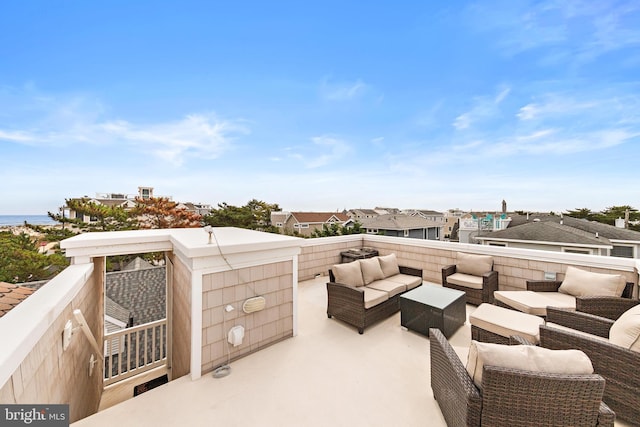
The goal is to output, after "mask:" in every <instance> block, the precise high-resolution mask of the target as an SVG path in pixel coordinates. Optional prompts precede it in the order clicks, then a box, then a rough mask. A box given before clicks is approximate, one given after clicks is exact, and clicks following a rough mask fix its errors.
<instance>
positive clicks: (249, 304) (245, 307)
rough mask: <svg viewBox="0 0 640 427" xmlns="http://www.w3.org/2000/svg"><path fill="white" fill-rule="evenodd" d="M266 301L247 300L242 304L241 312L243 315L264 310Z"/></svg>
mask: <svg viewBox="0 0 640 427" xmlns="http://www.w3.org/2000/svg"><path fill="white" fill-rule="evenodd" d="M265 304H266V300H265V299H264V297H253V298H249V299H248V300H246V301H245V302H244V304H242V311H244V312H245V313H253V312H256V311H260V310H263V309H264V306H265Z"/></svg>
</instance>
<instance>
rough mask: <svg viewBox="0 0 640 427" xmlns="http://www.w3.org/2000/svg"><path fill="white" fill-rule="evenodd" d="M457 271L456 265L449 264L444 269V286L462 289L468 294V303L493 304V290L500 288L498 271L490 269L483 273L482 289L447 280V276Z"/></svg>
mask: <svg viewBox="0 0 640 427" xmlns="http://www.w3.org/2000/svg"><path fill="white" fill-rule="evenodd" d="M455 272H456V266H455V264H454V265H448V266H446V267H444V268H443V269H442V286H444V287H447V288H451V289H456V290H458V291H462V292H464V293H465V294H466V297H467V303H469V304H473V305H480V304H482V303H483V302H488V303H489V304H493V301H494V300H493V291H497V290H498V272H497V271H488V272H486V273H484V274H483V275H482V289H472V288H467V287H466V286H459V285H455V284H453V283H449V282H447V277H449V276H451V275H452V274H454V273H455Z"/></svg>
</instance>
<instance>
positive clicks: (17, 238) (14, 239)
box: [0, 231, 69, 283]
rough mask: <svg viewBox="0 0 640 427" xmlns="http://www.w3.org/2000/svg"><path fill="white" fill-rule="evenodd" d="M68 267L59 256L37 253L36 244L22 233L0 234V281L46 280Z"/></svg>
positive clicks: (65, 260) (64, 260)
mask: <svg viewBox="0 0 640 427" xmlns="http://www.w3.org/2000/svg"><path fill="white" fill-rule="evenodd" d="M67 265H69V262H68V261H67V259H66V258H65V257H64V256H63V255H61V254H59V253H55V254H52V255H45V254H41V253H40V252H38V244H37V242H36V241H35V240H34V239H32V238H31V237H29V236H28V235H27V234H25V233H22V234H19V235H14V234H13V233H11V232H6V231H5V232H0V281H3V282H10V283H23V282H31V281H35V280H46V279H50V278H51V277H53V276H55V275H56V274H57V273H58V272H59V271H61V270H63V269H64V268H66V267H67Z"/></svg>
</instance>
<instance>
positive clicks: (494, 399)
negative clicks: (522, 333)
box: [429, 329, 616, 427]
mask: <svg viewBox="0 0 640 427" xmlns="http://www.w3.org/2000/svg"><path fill="white" fill-rule="evenodd" d="M513 338H517V337H513ZM429 340H430V356H431V362H430V363H431V388H432V390H433V397H434V398H435V399H436V401H437V402H438V405H439V406H440V410H441V411H442V415H443V417H444V419H445V421H446V423H447V425H448V426H450V427H454V426H455V427H461V426H493V427H500V426H505V427H512V426H531V427H533V426H542V425H548V426H596V425H597V426H613V425H614V420H615V417H616V414H615V413H614V412H613V411H612V410H611V409H610V408H609V407H608V406H607V405H606V404H605V403H603V402H602V396H603V390H604V388H605V380H604V379H603V378H602V376H600V375H598V374H593V373H591V374H587V373H572V374H562V373H547V372H534V371H530V370H523V369H517V368H513V367H504V366H491V365H488V364H486V363H485V364H484V365H483V367H480V368H477V369H480V370H481V372H482V376H481V378H480V379H478V378H477V377H476V375H477V373H476V372H474V374H473V377H472V376H471V374H470V372H469V367H465V365H464V364H463V363H462V361H461V360H460V358H459V357H458V355H457V353H456V352H455V351H454V350H453V347H451V345H450V344H449V342H448V341H447V339H446V338H445V336H444V335H443V334H442V332H441V331H440V330H439V329H431V330H430V331H429ZM518 343H519V342H518V341H517V340H514V341H512V344H518ZM470 357H471V349H470ZM585 357H586V356H585ZM467 363H469V362H467ZM474 366H475V364H474ZM478 380H479V381H480V383H481V384H480V385H478Z"/></svg>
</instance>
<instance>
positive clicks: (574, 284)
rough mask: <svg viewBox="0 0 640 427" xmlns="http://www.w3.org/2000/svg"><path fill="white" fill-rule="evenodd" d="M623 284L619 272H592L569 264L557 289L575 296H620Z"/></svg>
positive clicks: (623, 281) (624, 282)
mask: <svg viewBox="0 0 640 427" xmlns="http://www.w3.org/2000/svg"><path fill="white" fill-rule="evenodd" d="M625 286H626V281H625V279H624V277H623V276H622V275H621V274H603V273H594V272H592V271H586V270H581V269H579V268H575V267H572V266H569V267H567V272H566V273H565V275H564V280H562V284H561V285H560V288H558V291H560V292H562V293H565V294H569V295H573V296H575V297H579V296H608V297H620V296H622V292H623V291H624V288H625Z"/></svg>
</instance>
